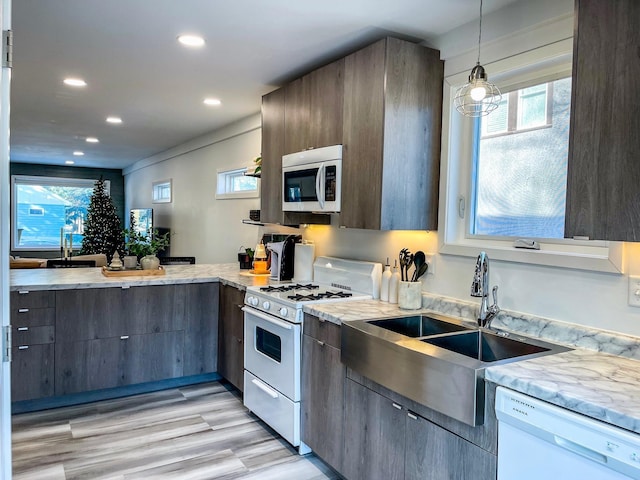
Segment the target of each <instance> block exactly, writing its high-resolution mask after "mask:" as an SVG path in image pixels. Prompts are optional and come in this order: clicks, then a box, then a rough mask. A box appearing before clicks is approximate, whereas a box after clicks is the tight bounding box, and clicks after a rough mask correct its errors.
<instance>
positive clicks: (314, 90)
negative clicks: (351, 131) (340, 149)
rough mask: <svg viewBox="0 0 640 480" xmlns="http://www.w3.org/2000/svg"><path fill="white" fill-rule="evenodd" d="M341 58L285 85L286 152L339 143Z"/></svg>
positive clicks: (341, 83)
mask: <svg viewBox="0 0 640 480" xmlns="http://www.w3.org/2000/svg"><path fill="white" fill-rule="evenodd" d="M343 72H344V59H340V60H337V61H335V62H333V63H330V64H328V65H325V66H324V67H321V68H318V69H317V70H314V71H312V72H311V73H308V74H307V75H305V76H303V77H301V78H299V79H297V80H294V81H293V82H291V83H290V84H289V85H287V86H286V87H285V88H284V91H285V104H284V128H285V154H286V153H295V152H301V151H303V150H308V149H310V148H318V147H326V146H329V145H338V144H340V143H342V99H343V90H344V81H343V74H344V73H343Z"/></svg>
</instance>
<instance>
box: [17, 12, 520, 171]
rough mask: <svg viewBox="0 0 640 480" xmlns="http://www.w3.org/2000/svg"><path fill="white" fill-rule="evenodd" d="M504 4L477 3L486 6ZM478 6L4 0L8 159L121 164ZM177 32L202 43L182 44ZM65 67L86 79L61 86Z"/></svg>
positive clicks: (447, 24)
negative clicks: (8, 18)
mask: <svg viewBox="0 0 640 480" xmlns="http://www.w3.org/2000/svg"><path fill="white" fill-rule="evenodd" d="M513 1H514V0H485V4H484V12H485V13H487V12H489V11H492V10H496V9H498V8H501V7H503V6H505V5H507V4H509V3H512V2H513ZM478 9H479V1H478V0H446V1H445V0H348V1H344V0H322V1H310V0H268V1H267V0H225V1H223V0H56V1H52V0H13V31H14V63H13V72H12V75H13V78H12V85H11V90H12V93H11V159H12V161H17V162H29V163H43V164H64V161H65V160H67V159H73V160H75V161H76V165H77V166H86V167H101V168H124V167H126V166H128V165H131V164H132V163H134V162H136V161H138V160H141V159H143V158H146V157H149V156H151V155H154V154H157V153H159V152H162V151H164V150H166V149H168V148H171V147H173V146H176V145H178V144H181V143H183V142H185V141H187V140H190V139H192V138H195V137H197V136H200V135H202V134H205V133H208V132H211V131H213V130H216V129H218V128H220V127H222V126H224V125H227V124H229V123H232V122H234V121H236V120H239V119H241V118H244V117H246V116H248V115H251V114H254V113H257V112H258V111H259V110H260V99H261V96H262V95H264V94H265V93H268V92H270V91H272V90H274V89H275V88H277V87H279V86H281V85H282V84H284V83H285V82H286V81H288V80H290V79H292V78H295V77H296V76H298V75H300V74H302V73H305V72H306V71H308V70H310V69H312V68H315V67H317V66H320V65H322V64H323V63H326V62H327V61H330V60H333V59H335V58H338V57H339V56H341V55H343V54H345V53H347V52H349V51H351V50H353V49H355V48H356V47H359V46H362V45H365V44H367V43H369V42H370V41H372V40H374V39H376V38H379V37H381V36H383V34H384V32H385V31H387V32H395V33H397V34H400V35H401V36H403V37H405V38H410V39H414V40H416V41H426V42H427V43H429V44H431V43H430V42H432V41H433V39H434V38H436V37H437V36H439V35H442V34H443V33H445V32H447V31H450V30H452V29H453V28H455V27H458V26H460V25H463V24H465V23H467V22H469V21H472V20H474V19H476V18H477V17H478ZM185 32H189V33H198V34H200V35H202V36H204V37H205V39H206V42H207V43H206V46H205V47H204V48H202V49H199V50H193V49H186V48H185V47H183V46H181V45H180V44H178V43H177V42H176V37H177V36H178V35H179V34H181V33H185ZM67 76H78V77H82V78H84V79H85V80H86V81H87V83H88V86H87V87H85V88H82V89H72V88H70V87H66V86H65V85H63V84H62V80H63V78H65V77H67ZM205 97H216V98H219V99H220V100H221V101H222V105H221V106H219V107H206V106H205V105H203V103H202V101H203V99H204V98H205ZM108 115H118V116H121V117H122V119H123V124H122V125H116V126H114V125H110V124H107V123H105V121H104V120H105V118H106V117H107V116H108ZM87 136H96V137H98V138H99V139H100V143H99V144H88V143H86V142H85V140H84V139H85V138H86V137H87ZM74 150H82V151H84V152H85V156H84V157H73V156H72V153H73V151H74Z"/></svg>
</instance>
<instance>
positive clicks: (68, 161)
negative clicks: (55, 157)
mask: <svg viewBox="0 0 640 480" xmlns="http://www.w3.org/2000/svg"><path fill="white" fill-rule="evenodd" d="M64 163H66V164H67V165H73V164H74V163H76V162H74V161H73V160H65V162H64Z"/></svg>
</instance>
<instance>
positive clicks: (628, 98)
mask: <svg viewBox="0 0 640 480" xmlns="http://www.w3.org/2000/svg"><path fill="white" fill-rule="evenodd" d="M575 5H576V9H575V13H576V15H575V18H576V20H575V35H574V47H573V88H572V90H573V93H572V102H571V135H570V138H569V167H568V179H567V213H566V218H565V237H568V238H572V237H574V236H587V237H589V238H590V239H592V240H621V241H634V242H637V241H640V160H639V154H640V153H639V152H640V100H639V97H638V78H640V29H638V25H640V2H638V1H637V0H616V1H615V2H612V1H609V0H577V1H576V4H575Z"/></svg>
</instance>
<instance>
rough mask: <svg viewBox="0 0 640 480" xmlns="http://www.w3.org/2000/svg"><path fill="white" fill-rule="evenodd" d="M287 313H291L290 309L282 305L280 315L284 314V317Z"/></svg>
mask: <svg viewBox="0 0 640 480" xmlns="http://www.w3.org/2000/svg"><path fill="white" fill-rule="evenodd" d="M287 313H289V310H287V309H286V308H285V307H282V308H281V309H280V315H282V316H283V317H286V316H287Z"/></svg>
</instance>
